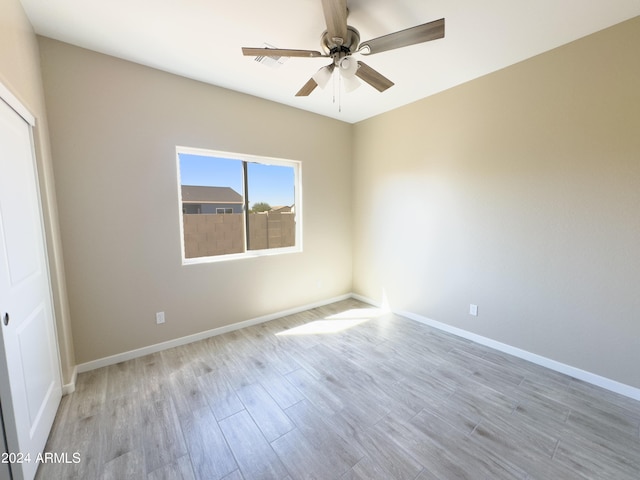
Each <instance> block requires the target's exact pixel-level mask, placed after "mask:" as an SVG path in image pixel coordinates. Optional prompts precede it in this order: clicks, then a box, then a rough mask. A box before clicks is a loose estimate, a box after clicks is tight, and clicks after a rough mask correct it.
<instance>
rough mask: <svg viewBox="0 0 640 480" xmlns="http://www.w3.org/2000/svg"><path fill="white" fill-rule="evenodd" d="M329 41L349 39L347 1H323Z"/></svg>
mask: <svg viewBox="0 0 640 480" xmlns="http://www.w3.org/2000/svg"><path fill="white" fill-rule="evenodd" d="M322 11H323V12H324V20H325V22H326V24H327V32H328V33H329V39H330V40H333V39H334V38H341V39H342V40H346V39H347V0H322ZM336 43H338V42H336Z"/></svg>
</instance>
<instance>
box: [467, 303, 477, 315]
mask: <svg viewBox="0 0 640 480" xmlns="http://www.w3.org/2000/svg"><path fill="white" fill-rule="evenodd" d="M469 315H473V316H474V317H477V316H478V305H474V304H473V303H472V304H470V305H469Z"/></svg>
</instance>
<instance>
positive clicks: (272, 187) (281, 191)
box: [179, 153, 295, 207]
mask: <svg viewBox="0 0 640 480" xmlns="http://www.w3.org/2000/svg"><path fill="white" fill-rule="evenodd" d="M179 158H180V182H181V183H182V185H202V186H207V187H231V188H233V189H234V190H235V191H236V192H238V193H239V194H241V195H242V193H243V192H242V191H243V188H242V162H241V161H240V160H233V159H228V158H219V157H208V156H202V155H192V154H185V153H180V154H179ZM247 176H248V182H247V183H248V185H249V205H250V206H252V205H253V204H254V203H258V202H266V203H268V204H269V205H270V206H272V207H275V206H284V205H293V203H294V198H295V197H294V171H293V167H287V166H280V165H264V164H260V163H249V164H248V166H247Z"/></svg>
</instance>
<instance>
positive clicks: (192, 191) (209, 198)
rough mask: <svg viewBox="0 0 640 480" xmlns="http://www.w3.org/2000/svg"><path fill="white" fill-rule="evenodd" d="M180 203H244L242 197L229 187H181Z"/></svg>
mask: <svg viewBox="0 0 640 480" xmlns="http://www.w3.org/2000/svg"><path fill="white" fill-rule="evenodd" d="M182 203H241V204H242V203H244V201H243V199H242V195H240V194H239V193H238V192H236V191H235V190H234V189H233V188H231V187H203V186H199V185H182Z"/></svg>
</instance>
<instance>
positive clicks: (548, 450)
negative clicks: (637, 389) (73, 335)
mask: <svg viewBox="0 0 640 480" xmlns="http://www.w3.org/2000/svg"><path fill="white" fill-rule="evenodd" d="M46 450H47V451H48V452H54V453H57V454H62V453H67V454H68V456H69V458H72V457H71V456H72V455H73V454H74V453H75V452H78V453H79V455H80V459H81V461H80V462H79V463H72V462H71V463H50V464H42V465H41V466H40V468H39V471H38V475H37V478H38V479H40V480H51V479H82V480H91V479H117V480H123V479H136V480H139V479H148V480H159V479H167V480H168V479H201V480H216V479H224V480H242V479H244V480H252V479H282V480H297V479H320V480H325V479H327V480H331V479H342V480H347V479H354V480H355V479H367V480H370V479H383V480H392V479H398V480H431V479H492V480H494V479H544V480H547V479H562V480H567V479H607V480H609V479H616V480H624V479H629V480H638V479H639V478H640V402H636V401H633V400H631V399H629V398H626V397H623V396H619V395H616V394H613V393H611V392H607V391H605V390H602V389H599V388H597V387H594V386H592V385H589V384H586V383H583V382H581V381H578V380H575V379H572V378H570V377H567V376H564V375H561V374H559V373H556V372H553V371H550V370H546V369H544V368H541V367H539V366H536V365H533V364H530V363H528V362H525V361H523V360H520V359H517V358H514V357H510V356H508V355H505V354H503V353H500V352H496V351H494V350H491V349H489V348H485V347H483V346H480V345H477V344H474V343H472V342H469V341H466V340H463V339H460V338H457V337H454V336H451V335H448V334H445V333H442V332H439V331H436V330H433V329H431V328H429V327H427V326H425V325H422V324H419V323H415V322H413V321H411V320H407V319H403V318H400V317H397V316H394V315H392V314H385V315H380V314H379V312H378V311H376V310H375V309H372V308H370V307H369V306H367V305H364V304H362V303H360V302H357V301H355V300H346V301H343V302H338V303H335V304H332V305H328V306H326V307H321V308H317V309H314V310H310V311H306V312H303V313H299V314H296V315H292V316H288V317H284V318H281V319H278V320H275V321H272V322H269V323H266V324H262V325H258V326H254V327H250V328H246V329H243V330H238V331H235V332H231V333H228V334H225V335H221V336H217V337H212V338H210V339H207V340H204V341H200V342H196V343H193V344H190V345H187V346H183V347H178V348H173V349H170V350H166V351H163V352H161V353H156V354H152V355H148V356H146V357H142V358H139V359H136V360H131V361H128V362H123V363H119V364H117V365H112V366H109V367H106V368H102V369H99V370H94V371H91V372H87V373H84V374H81V375H79V376H78V380H77V389H76V391H75V392H74V393H73V394H71V395H68V396H66V397H64V398H63V400H62V403H61V405H60V409H59V411H58V415H57V418H56V421H55V424H54V427H53V430H52V432H51V435H50V437H49V441H48V443H47V447H46Z"/></svg>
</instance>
